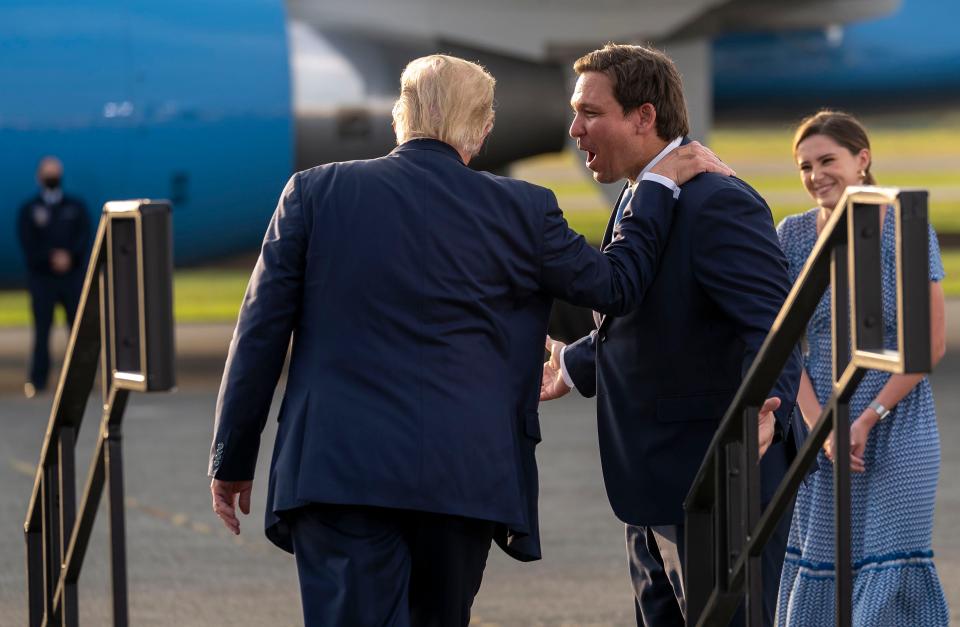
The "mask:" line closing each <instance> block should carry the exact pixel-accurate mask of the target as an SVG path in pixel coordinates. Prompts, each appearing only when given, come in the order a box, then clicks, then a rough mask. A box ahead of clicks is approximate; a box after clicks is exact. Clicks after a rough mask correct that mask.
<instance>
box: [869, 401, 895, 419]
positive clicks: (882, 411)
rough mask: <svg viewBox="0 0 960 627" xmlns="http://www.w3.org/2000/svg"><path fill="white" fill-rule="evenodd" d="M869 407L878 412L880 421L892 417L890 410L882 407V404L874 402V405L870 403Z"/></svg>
mask: <svg viewBox="0 0 960 627" xmlns="http://www.w3.org/2000/svg"><path fill="white" fill-rule="evenodd" d="M869 407H870V409H872V410H873V411H875V412H877V415H878V416H880V420H883V419H884V418H886V417H887V416H889V415H890V410H889V409H887V408H886V407H884V406H883V405H881V404H880V403H878V402H877V401H873V402H872V403H870V405H869Z"/></svg>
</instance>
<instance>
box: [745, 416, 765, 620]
mask: <svg viewBox="0 0 960 627" xmlns="http://www.w3.org/2000/svg"><path fill="white" fill-rule="evenodd" d="M759 416H760V409H759V408H758V407H753V406H751V407H747V408H746V409H745V410H744V411H743V441H744V444H743V446H742V449H743V469H744V473H743V499H742V501H743V514H742V516H741V517H742V519H743V522H744V524H743V527H742V530H741V532H740V533H741V537H742V538H743V539H744V540H743V545H744V546H743V554H744V557H745V558H746V562H745V568H746V570H745V572H744V575H745V577H746V580H745V582H744V583H745V588H746V592H747V594H746V607H745V608H744V609H745V613H746V619H747V620H746V622H747V625H748V626H749V627H762V625H763V572H762V571H761V561H762V560H761V552H760V551H752V550H748V546H749V543H750V540H751V535H752V533H753V528H754V527H755V526H756V524H757V522H758V521H759V520H760V469H759V467H758V463H759V461H760V459H759V451H758V450H757V449H758V447H759V444H760V435H759V424H758V419H759ZM761 549H762V547H761Z"/></svg>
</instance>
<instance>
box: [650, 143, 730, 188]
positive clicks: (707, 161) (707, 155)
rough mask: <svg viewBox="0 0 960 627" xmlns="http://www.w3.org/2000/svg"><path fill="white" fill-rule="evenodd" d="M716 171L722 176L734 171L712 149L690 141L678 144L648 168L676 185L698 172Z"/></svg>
mask: <svg viewBox="0 0 960 627" xmlns="http://www.w3.org/2000/svg"><path fill="white" fill-rule="evenodd" d="M704 172H716V173H717V174H722V175H724V176H733V175H735V174H736V172H734V171H733V169H732V168H730V167H729V166H727V164H725V163H724V162H723V161H720V158H719V157H718V156H717V155H715V154H713V151H712V150H710V149H709V148H707V147H706V146H704V145H703V144H701V143H700V142H690V143H689V144H687V145H685V146H678V147H677V148H676V149H674V150H673V151H672V152H670V154H668V155H667V156H665V157H664V158H663V159H661V160H660V162H659V163H657V165H655V166H654V167H653V169H651V170H650V173H651V174H659V175H660V176H665V177H667V178H668V179H672V180H673V182H675V183H676V184H677V185H683V184H684V183H686V182H687V181H689V180H690V179H692V178H693V177H695V176H696V175H698V174H703V173H704Z"/></svg>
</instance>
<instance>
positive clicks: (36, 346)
mask: <svg viewBox="0 0 960 627" xmlns="http://www.w3.org/2000/svg"><path fill="white" fill-rule="evenodd" d="M27 288H28V289H29V290H30V308H31V309H32V311H33V357H32V359H31V360H30V375H29V376H30V383H32V384H33V386H34V387H35V388H36V389H37V390H42V389H44V388H46V387H47V379H48V377H49V376H50V327H51V326H53V310H54V308H55V307H56V306H57V305H62V306H63V309H64V311H65V312H66V314H67V328H68V329H69V328H71V327H73V320H74V318H75V317H76V314H77V304H78V303H79V302H80V294H81V292H82V291H83V272H81V271H77V270H74V271H72V272H70V273H68V274H65V275H62V276H53V275H31V276H29V277H28V278H27Z"/></svg>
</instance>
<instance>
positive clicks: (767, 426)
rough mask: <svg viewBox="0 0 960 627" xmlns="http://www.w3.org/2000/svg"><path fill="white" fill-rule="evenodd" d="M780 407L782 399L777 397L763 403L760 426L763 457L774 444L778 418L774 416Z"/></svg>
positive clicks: (761, 454) (761, 453)
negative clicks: (775, 426)
mask: <svg viewBox="0 0 960 627" xmlns="http://www.w3.org/2000/svg"><path fill="white" fill-rule="evenodd" d="M778 407H780V399H779V398H777V397H776V396H774V397H771V398H768V399H767V400H765V401H763V407H761V408H760V425H759V429H758V431H759V436H760V437H759V440H760V455H759V457H761V458H762V457H763V455H764V453H766V452H767V449H768V448H770V445H771V444H772V443H773V432H774V425H775V424H776V420H777V419H776V418H775V417H774V415H773V412H774V410H776V409H777V408H778Z"/></svg>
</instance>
